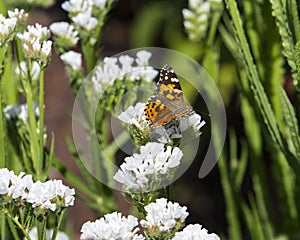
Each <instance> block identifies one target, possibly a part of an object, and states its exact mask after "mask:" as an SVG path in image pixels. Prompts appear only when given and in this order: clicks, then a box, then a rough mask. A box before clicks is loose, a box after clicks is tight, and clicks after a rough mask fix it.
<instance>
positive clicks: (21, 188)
mask: <svg viewBox="0 0 300 240" xmlns="http://www.w3.org/2000/svg"><path fill="white" fill-rule="evenodd" d="M32 184H33V181H32V176H31V175H25V173H23V172H21V173H20V174H19V176H16V175H14V174H11V177H10V187H9V191H8V193H7V195H8V196H11V197H12V198H13V199H16V198H19V197H21V198H22V199H24V198H26V196H27V194H28V191H29V189H30V188H31V187H32Z"/></svg>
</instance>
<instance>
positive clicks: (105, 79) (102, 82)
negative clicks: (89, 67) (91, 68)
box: [91, 57, 121, 92]
mask: <svg viewBox="0 0 300 240" xmlns="http://www.w3.org/2000/svg"><path fill="white" fill-rule="evenodd" d="M117 61H118V59H117V58H113V57H106V58H104V61H103V65H102V66H100V65H99V66H97V67H96V70H95V73H94V75H93V76H92V78H91V79H92V82H93V84H94V87H95V89H96V91H98V92H101V91H102V89H103V87H104V86H106V85H113V83H114V81H115V80H116V79H117V78H119V77H120V75H121V69H120V68H119V66H118V65H117Z"/></svg>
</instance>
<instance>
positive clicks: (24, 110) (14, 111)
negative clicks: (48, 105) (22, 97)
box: [4, 103, 40, 123]
mask: <svg viewBox="0 0 300 240" xmlns="http://www.w3.org/2000/svg"><path fill="white" fill-rule="evenodd" d="M33 109H34V114H35V116H36V117H38V116H39V115H40V114H39V105H38V104H37V103H35V104H34V105H33ZM4 115H5V118H6V119H8V120H10V119H11V118H19V119H21V120H22V121H23V122H24V123H27V121H28V106H27V104H22V105H9V106H7V107H5V108H4Z"/></svg>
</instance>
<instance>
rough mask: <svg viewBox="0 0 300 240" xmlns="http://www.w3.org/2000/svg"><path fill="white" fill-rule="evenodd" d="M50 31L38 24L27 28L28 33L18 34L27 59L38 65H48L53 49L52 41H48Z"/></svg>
mask: <svg viewBox="0 0 300 240" xmlns="http://www.w3.org/2000/svg"><path fill="white" fill-rule="evenodd" d="M49 36H50V31H49V30H48V28H47V27H42V26H41V25H40V24H38V23H36V24H35V25H34V26H33V25H28V26H27V31H25V32H23V33H17V37H18V38H19V39H20V40H22V46H23V51H24V54H25V56H26V57H27V58H30V59H32V60H35V61H37V62H38V63H47V62H48V59H49V56H50V53H51V47H52V41H50V40H47V39H48V38H49Z"/></svg>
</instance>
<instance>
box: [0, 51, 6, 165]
mask: <svg viewBox="0 0 300 240" xmlns="http://www.w3.org/2000/svg"><path fill="white" fill-rule="evenodd" d="M5 52H6V51H5V49H2V48H0V54H1V55H0V61H1V62H0V64H1V66H0V69H3V68H4V66H2V64H3V62H4V56H5ZM2 73H3V72H2V70H1V75H0V168H4V167H5V155H6V154H5V144H4V142H5V127H4V114H3V87H2V86H3V84H2V83H3V79H2Z"/></svg>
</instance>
